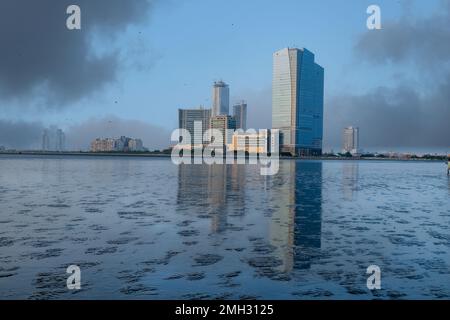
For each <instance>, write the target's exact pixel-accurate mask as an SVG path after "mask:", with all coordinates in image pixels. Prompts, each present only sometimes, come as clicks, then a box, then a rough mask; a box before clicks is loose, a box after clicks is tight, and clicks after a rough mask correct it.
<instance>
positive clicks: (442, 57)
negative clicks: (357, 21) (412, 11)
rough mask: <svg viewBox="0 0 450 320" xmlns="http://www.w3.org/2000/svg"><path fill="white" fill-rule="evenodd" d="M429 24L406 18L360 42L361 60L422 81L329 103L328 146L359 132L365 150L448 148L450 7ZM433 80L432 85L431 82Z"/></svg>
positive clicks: (428, 20)
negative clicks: (346, 131)
mask: <svg viewBox="0 0 450 320" xmlns="http://www.w3.org/2000/svg"><path fill="white" fill-rule="evenodd" d="M440 9H441V10H438V11H436V13H435V14H433V15H431V16H429V17H426V18H421V19H417V18H413V17H412V16H404V17H402V18H400V19H399V20H398V21H386V22H385V21H383V22H382V28H383V29H382V30H375V31H367V32H365V33H364V34H362V35H361V36H360V37H359V38H358V39H357V41H356V44H355V52H356V55H357V57H358V58H359V60H357V61H356V62H369V63H372V64H374V65H375V66H381V65H386V64H389V65H392V66H393V65H394V64H395V65H396V66H399V67H401V68H404V69H410V71H411V70H412V71H413V72H412V73H413V74H415V76H417V77H418V78H419V79H421V83H420V82H419V84H415V85H414V86H412V85H408V84H406V82H404V81H403V80H401V79H407V77H408V74H411V73H405V74H404V75H403V76H401V77H399V79H398V80H397V85H394V86H393V87H391V88H388V87H382V86H380V87H378V88H375V89H373V90H372V91H369V92H367V93H366V94H361V95H354V94H350V93H349V94H342V95H339V96H335V97H330V98H328V99H327V101H326V108H325V142H326V145H327V146H328V147H340V146H341V145H342V129H343V128H344V127H345V126H348V125H354V126H359V127H360V129H361V130H360V135H361V144H362V147H366V148H367V147H377V146H386V147H407V146H408V147H449V145H450V140H449V139H450V125H449V123H448V121H449V119H450V65H449V63H450V40H449V39H450V27H449V26H450V3H449V2H446V3H444V2H443V4H442V7H441V8H440ZM429 79H431V80H432V82H430V81H429Z"/></svg>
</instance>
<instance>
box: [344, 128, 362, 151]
mask: <svg viewBox="0 0 450 320" xmlns="http://www.w3.org/2000/svg"><path fill="white" fill-rule="evenodd" d="M342 152H343V153H347V152H350V153H351V154H358V153H359V152H360V151H359V128H357V127H347V128H344V134H343V148H342Z"/></svg>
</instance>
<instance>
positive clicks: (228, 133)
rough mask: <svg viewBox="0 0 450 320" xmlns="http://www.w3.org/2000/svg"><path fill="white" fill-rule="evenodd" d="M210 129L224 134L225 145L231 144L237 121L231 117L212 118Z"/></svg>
mask: <svg viewBox="0 0 450 320" xmlns="http://www.w3.org/2000/svg"><path fill="white" fill-rule="evenodd" d="M210 129H216V130H219V131H220V132H221V133H222V137H223V140H222V141H223V144H230V143H231V139H232V136H233V133H234V130H235V129H236V120H235V118H234V117H232V116H229V115H220V116H214V117H212V118H211V122H210ZM209 141H211V139H209Z"/></svg>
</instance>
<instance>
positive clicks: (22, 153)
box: [0, 151, 446, 162]
mask: <svg viewBox="0 0 450 320" xmlns="http://www.w3.org/2000/svg"><path fill="white" fill-rule="evenodd" d="M2 155H10V156H74V157H79V156H87V157H138V158H170V157H171V155H170V154H165V153H145V152H143V153H139V152H137V153H134V152H79V151H74V152H70V151H68V152H42V151H2V152H0V156H2ZM280 160H332V161H339V160H344V161H415V162H417V161H419V162H424V161H431V162H442V161H443V162H446V160H445V159H426V158H388V157H386V158H381V157H324V156H319V157H288V156H280Z"/></svg>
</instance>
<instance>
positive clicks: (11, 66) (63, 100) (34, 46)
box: [0, 0, 154, 106]
mask: <svg viewBox="0 0 450 320" xmlns="http://www.w3.org/2000/svg"><path fill="white" fill-rule="evenodd" d="M153 3H154V1H152V0H128V1H123V0H39V1H35V0H2V1H1V2H0V46H1V48H2V49H1V50H0V98H2V99H4V100H5V99H11V98H13V99H14V98H15V99H22V98H30V97H36V94H37V95H38V96H39V97H40V98H41V100H43V101H44V102H45V103H47V104H49V103H50V104H52V105H54V106H56V105H64V104H67V103H70V102H73V101H77V100H79V99H80V98H82V97H85V96H88V95H90V94H92V93H93V92H95V91H96V90H99V89H101V88H102V87H104V85H105V84H107V83H110V82H111V81H114V80H115V78H116V74H117V70H118V66H119V65H120V52H118V51H117V50H115V49H112V48H102V52H104V53H103V54H102V55H100V56H99V55H96V54H95V53H94V50H93V48H92V41H93V37H94V35H98V34H102V35H106V36H108V37H115V36H116V35H118V34H119V33H120V32H122V31H124V30H125V28H126V27H127V26H128V25H129V24H132V23H138V22H140V21H143V19H145V18H146V16H147V13H148V12H149V10H150V9H151V7H152V4H153ZM70 4H77V5H79V6H80V7H81V21H82V29H81V30H76V31H69V30H68V29H67V28H66V18H67V17H68V15H67V14H66V8H67V7H68V6H69V5H70Z"/></svg>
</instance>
